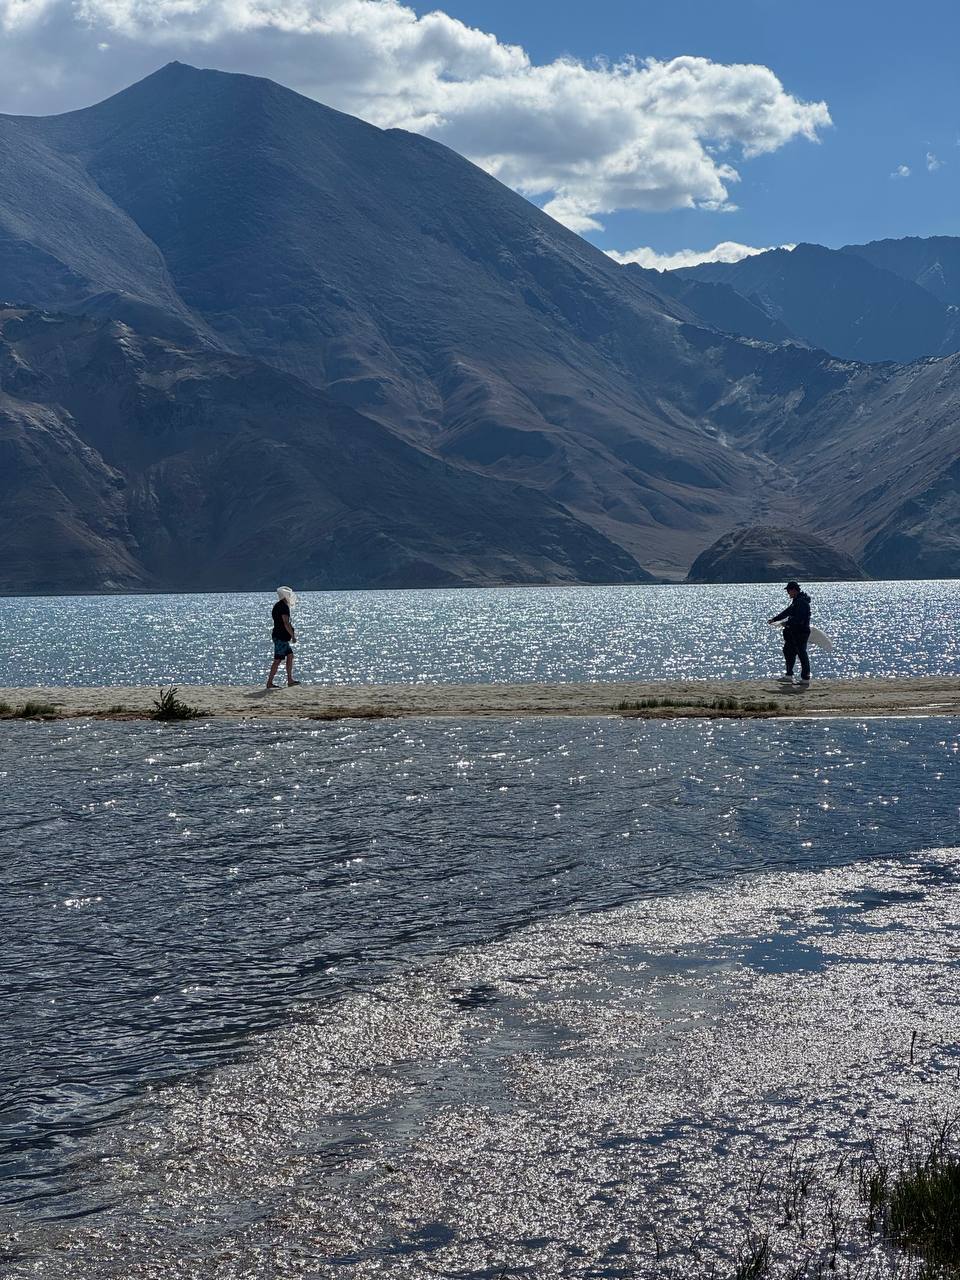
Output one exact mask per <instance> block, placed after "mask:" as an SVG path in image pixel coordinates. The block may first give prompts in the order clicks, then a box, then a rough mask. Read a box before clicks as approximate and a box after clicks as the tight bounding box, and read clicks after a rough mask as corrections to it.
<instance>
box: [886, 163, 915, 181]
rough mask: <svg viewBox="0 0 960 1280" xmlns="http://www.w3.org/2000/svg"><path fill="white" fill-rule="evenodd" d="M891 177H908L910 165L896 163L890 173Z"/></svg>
mask: <svg viewBox="0 0 960 1280" xmlns="http://www.w3.org/2000/svg"><path fill="white" fill-rule="evenodd" d="M890 177H891V178H909V177H910V166H909V165H908V164H898V165H897V167H896V168H895V169H894V171H893V173H891V175H890Z"/></svg>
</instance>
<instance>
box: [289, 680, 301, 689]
mask: <svg viewBox="0 0 960 1280" xmlns="http://www.w3.org/2000/svg"><path fill="white" fill-rule="evenodd" d="M299 683H300V681H299V680H288V681H287V688H288V689H289V688H291V687H292V686H293V685H295V684H299Z"/></svg>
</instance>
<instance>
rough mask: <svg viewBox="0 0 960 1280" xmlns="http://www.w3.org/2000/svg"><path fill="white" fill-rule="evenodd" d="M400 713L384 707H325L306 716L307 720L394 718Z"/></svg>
mask: <svg viewBox="0 0 960 1280" xmlns="http://www.w3.org/2000/svg"><path fill="white" fill-rule="evenodd" d="M399 714H400V713H399V712H398V711H389V710H387V708H386V707H326V708H325V709H324V710H323V711H315V712H314V713H313V714H312V715H309V716H307V719H308V720H323V721H328V720H395V719H396V718H397V716H398V715H399Z"/></svg>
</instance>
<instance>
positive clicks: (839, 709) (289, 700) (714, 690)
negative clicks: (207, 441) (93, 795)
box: [0, 676, 960, 720]
mask: <svg viewBox="0 0 960 1280" xmlns="http://www.w3.org/2000/svg"><path fill="white" fill-rule="evenodd" d="M157 692H158V691H157V689H156V688H154V687H153V686H146V685H138V686H133V687H121V686H109V687H104V688H77V687H72V688H31V689H26V688H21V689H0V704H3V705H4V708H5V714H6V715H7V716H9V715H11V714H16V713H17V712H18V711H20V710H21V709H22V708H23V706H24V704H25V703H29V702H33V703H45V704H52V706H53V708H55V714H56V715H57V716H58V717H76V716H91V715H92V716H99V717H104V718H109V719H118V720H119V719H128V718H131V717H134V718H139V717H142V716H144V715H148V714H149V713H150V711H151V710H152V709H153V705H154V701H155V699H156V697H157ZM179 696H180V698H181V699H182V700H183V701H184V702H186V703H188V704H190V705H191V706H193V707H196V708H197V709H198V710H199V711H201V712H203V713H204V714H205V715H207V716H212V717H218V718H225V719H243V718H256V719H262V718H263V719H266V718H269V719H273V718H287V717H288V718H294V719H306V720H309V719H336V718H339V717H341V716H343V717H355V716H365V715H369V716H371V717H381V716H451V717H461V718H470V717H475V716H505V717H513V716H603V715H623V714H636V715H640V716H644V717H649V718H672V717H679V716H701V717H702V716H730V715H765V716H798V715H799V716H824V715H833V716H863V715H874V716H875V715H887V716H889V715H957V714H960V677H957V676H925V677H921V678H916V679H909V680H818V681H815V682H814V683H813V684H812V685H811V686H810V688H809V689H806V690H799V689H797V688H792V689H791V688H788V689H784V688H783V687H782V686H780V685H778V684H777V682H776V681H775V680H771V679H762V680H702V681H643V682H639V681H632V682H618V683H596V684H365V685H299V686H296V687H295V688H292V689H286V688H283V687H281V688H278V689H276V690H274V691H272V692H269V693H268V692H267V691H266V690H264V689H262V688H252V687H250V686H243V685H181V686H180V689H179ZM730 699H734V700H735V701H736V706H734V707H730V706H722V705H721V706H714V705H712V704H713V703H715V702H718V701H721V702H728V701H729V700H730ZM652 700H665V701H666V703H667V705H665V706H640V707H638V708H636V709H631V708H629V706H625V705H624V704H631V703H640V704H643V703H645V702H646V703H649V702H650V701H652Z"/></svg>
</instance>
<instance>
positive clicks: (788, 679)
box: [777, 676, 793, 684]
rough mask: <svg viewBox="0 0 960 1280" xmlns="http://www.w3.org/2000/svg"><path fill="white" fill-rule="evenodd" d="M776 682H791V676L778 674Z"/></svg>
mask: <svg viewBox="0 0 960 1280" xmlns="http://www.w3.org/2000/svg"><path fill="white" fill-rule="evenodd" d="M777 684H793V676H780V678H779V679H778V680H777Z"/></svg>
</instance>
